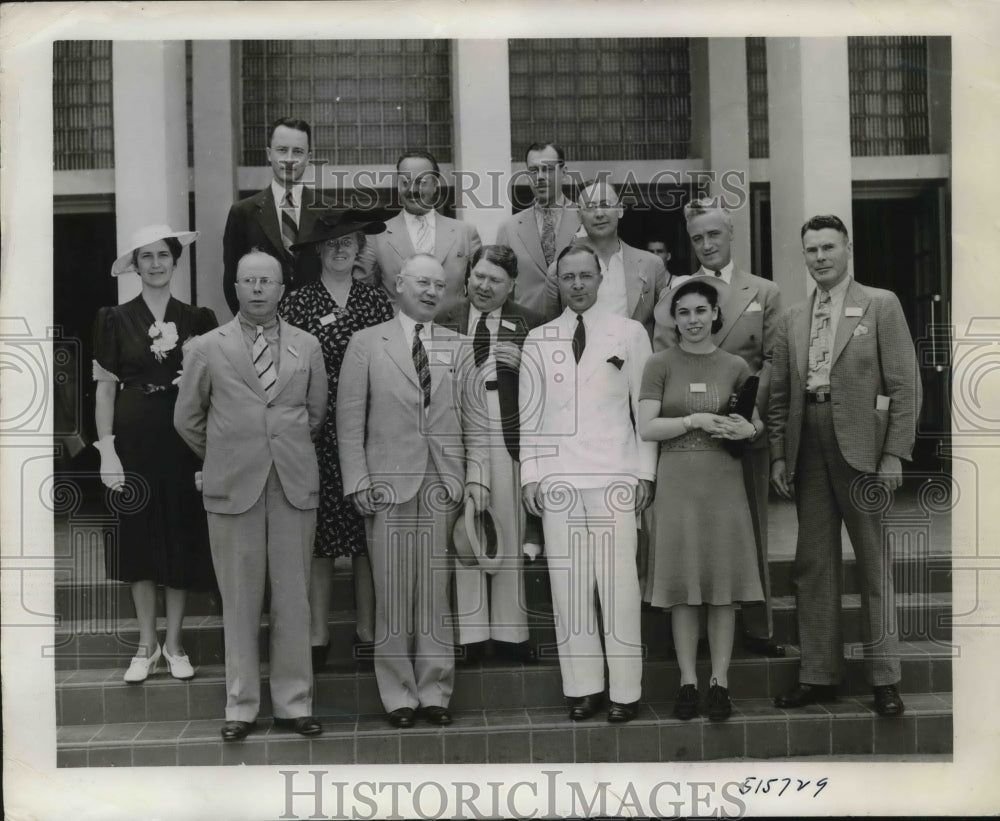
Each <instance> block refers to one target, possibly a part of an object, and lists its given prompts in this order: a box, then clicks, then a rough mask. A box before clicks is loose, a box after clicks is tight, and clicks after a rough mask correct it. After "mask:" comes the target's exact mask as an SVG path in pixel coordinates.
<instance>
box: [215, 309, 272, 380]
mask: <svg viewBox="0 0 1000 821" xmlns="http://www.w3.org/2000/svg"><path fill="white" fill-rule="evenodd" d="M220 336H221V337H222V339H221V340H220V342H219V348H221V350H222V353H223V354H225V357H226V359H228V360H229V362H230V363H231V364H232V366H233V368H235V369H236V372H237V373H238V374H239V375H240V376H241V377H242V378H243V381H244V382H246V383H247V385H249V386H250V387H251V388H252V389H253V390H254V391H255V392H256V394H257V395H258V396H259V397H260V398H261V399H267V396H266V394H265V393H264V386H263V385H261V384H260V377H258V376H257V371H256V370H254V367H253V360H251V359H250V350H249V349H248V348H247V344H246V341H245V340H244V339H243V326H242V325H240V320H239V317H237V318H235V319H233V320H232V321H231V322H229V323H228V324H227V325H224V326H223V328H222V330H221V331H220Z"/></svg>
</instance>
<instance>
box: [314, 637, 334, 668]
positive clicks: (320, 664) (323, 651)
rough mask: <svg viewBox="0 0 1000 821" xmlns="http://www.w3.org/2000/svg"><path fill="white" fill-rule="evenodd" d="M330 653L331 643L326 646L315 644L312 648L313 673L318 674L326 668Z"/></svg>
mask: <svg viewBox="0 0 1000 821" xmlns="http://www.w3.org/2000/svg"><path fill="white" fill-rule="evenodd" d="M329 652H330V642H327V643H326V644H314V645H313V646H312V664H313V673H318V672H319V671H320V670H324V669H325V668H326V657H327V655H328V654H329Z"/></svg>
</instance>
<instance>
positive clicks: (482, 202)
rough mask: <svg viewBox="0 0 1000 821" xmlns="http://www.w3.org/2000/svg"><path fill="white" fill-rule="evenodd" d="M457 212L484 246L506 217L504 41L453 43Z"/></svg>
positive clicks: (507, 104)
mask: <svg viewBox="0 0 1000 821" xmlns="http://www.w3.org/2000/svg"><path fill="white" fill-rule="evenodd" d="M451 106H452V116H453V117H454V123H455V125H454V143H455V170H456V172H461V173H456V178H455V184H456V187H457V189H458V197H457V202H456V211H457V215H458V218H459V219H463V220H472V221H474V222H475V224H476V228H477V229H478V231H479V236H480V237H482V239H483V242H484V243H487V244H489V243H492V242H494V241H495V240H496V234H497V229H498V228H499V227H500V224H501V223H502V222H503V221H504V219H506V218H507V217H508V216H510V213H511V208H510V196H509V194H508V190H507V187H508V184H509V182H510V169H511V156H510V80H509V76H508V57H507V41H506V40H452V44H451Z"/></svg>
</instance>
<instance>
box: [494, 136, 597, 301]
mask: <svg viewBox="0 0 1000 821" xmlns="http://www.w3.org/2000/svg"><path fill="white" fill-rule="evenodd" d="M524 163H525V166H526V167H527V174H528V182H529V183H530V184H531V191H532V193H533V194H534V196H535V202H534V204H533V205H532V206H531V207H530V208H527V209H525V210H524V211H521V212H520V213H517V214H514V216H512V217H510V218H508V219H507V220H505V221H504V223H503V224H502V225H501V226H500V229H499V230H498V231H497V245H507V246H509V247H510V248H512V249H513V251H514V253H515V254H516V255H517V270H518V275H517V288H516V290H515V294H514V298H515V299H516V300H517V302H518V304H519V305H523V306H524V307H525V308H528V309H529V310H532V311H535V312H536V313H538V314H544V313H545V310H546V304H545V282H546V279H547V278H548V270H549V266H550V265H551V264H552V263H553V262H554V261H555V258H556V256H558V254H559V252H560V251H561V250H562V249H563V248H565V247H566V246H567V245H569V244H570V242H572V240H573V235H574V234H575V233H576V231H577V229H578V228H579V227H580V217H579V216H578V214H577V210H576V205H575V204H574V203H573V202H572V201H570V200H569V199H567V198H566V195H565V194H563V175H564V172H565V168H566V155H565V153H564V152H563V149H562V148H561V147H560V146H558V145H556V144H554V143H532V144H531V145H530V146H529V147H528V150H527V152H526V153H525V155H524Z"/></svg>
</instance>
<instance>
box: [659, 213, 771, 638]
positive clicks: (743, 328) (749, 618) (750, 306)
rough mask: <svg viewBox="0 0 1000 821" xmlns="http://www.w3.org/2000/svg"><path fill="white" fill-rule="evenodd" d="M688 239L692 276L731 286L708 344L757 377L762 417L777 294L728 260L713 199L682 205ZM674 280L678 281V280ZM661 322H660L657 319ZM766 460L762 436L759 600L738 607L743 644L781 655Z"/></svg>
mask: <svg viewBox="0 0 1000 821" xmlns="http://www.w3.org/2000/svg"><path fill="white" fill-rule="evenodd" d="M684 218H685V220H686V221H687V230H688V235H689V236H690V237H691V243H692V245H693V246H694V251H695V254H696V255H697V257H698V261H699V262H700V263H701V268H700V269H699V270H698V271H696V272H695V273H696V274H701V275H704V276H718V277H719V278H720V279H722V280H723V281H724V282H726V284H728V285H729V286H730V287H729V288H728V290H727V293H728V296H726V297H725V299H724V300H723V301H722V302H721V303H720V304H719V313H720V315H721V318H722V328H721V329H720V330H719V331H718V332H717V333H715V334H712V341H713V342H714V343H715V344H716V345H717V346H718V347H720V348H722V350H724V351H727V352H728V353H732V354H736V355H737V356H739V357H742V358H743V360H744V361H745V362H746V363H747V365H749V366H750V372H751V373H753V374H756V375H757V376H758V377H759V379H760V384H759V386H758V388H757V411H758V413H759V414H760V418H761V419H766V418H767V400H768V396H769V395H770V390H771V351H772V349H773V348H774V337H775V334H776V333H777V330H778V317H779V316H780V315H781V292H780V291H779V290H778V286H777V285H775V284H774V283H773V282H771V281H769V280H766V279H762V278H761V277H756V276H754V275H753V274H751V273H748V272H746V271H743V270H741V269H739V268H737V267H736V266H735V265H734V264H733V259H732V250H731V248H732V240H733V218H732V216H731V215H730V213H729V211H728V210H726V209H725V208H722V207H721V206H720V205H719V204H718V202H717V201H716V200H713V199H704V200H694V201H692V202H689V203H688V204H687V205H685V206H684ZM678 281H680V280H679V279H678ZM656 314H657V320H658V321H657V324H656V330H655V332H654V334H653V350H654V351H662V350H663V349H664V348H667V347H672V346H674V345H676V344H677V336H676V333H675V331H674V323H673V318H672V317H671V316H670V306H669V305H663V306H658V308H657V312H656ZM661 318H662V321H661ZM769 478H770V459H769V450H768V444H767V436H766V435H764V436H759V437H757V438H756V439H755V440H754V442H753V444H752V445H750V446H748V447H747V449H746V450H745V451H744V452H743V482H744V484H745V485H746V489H747V498H748V499H750V502H751V504H750V512H751V514H752V516H753V527H754V537H755V540H756V542H757V569H758V572H759V573H760V586H761V589H762V590H763V591H764V601H763V602H746V603H745V604H743V605H742V608H741V614H742V618H743V645H744V647H746V648H747V649H748V650H751V651H753V652H755V653H761V654H763V655H765V656H773V657H780V656H784V655H785V648H784V647H782V646H781V645H780V644H775V642H774V641H773V640H772V638H771V635H772V632H773V622H772V618H771V574H770V571H769V569H768V563H767V505H768V498H767V497H768V489H769Z"/></svg>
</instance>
